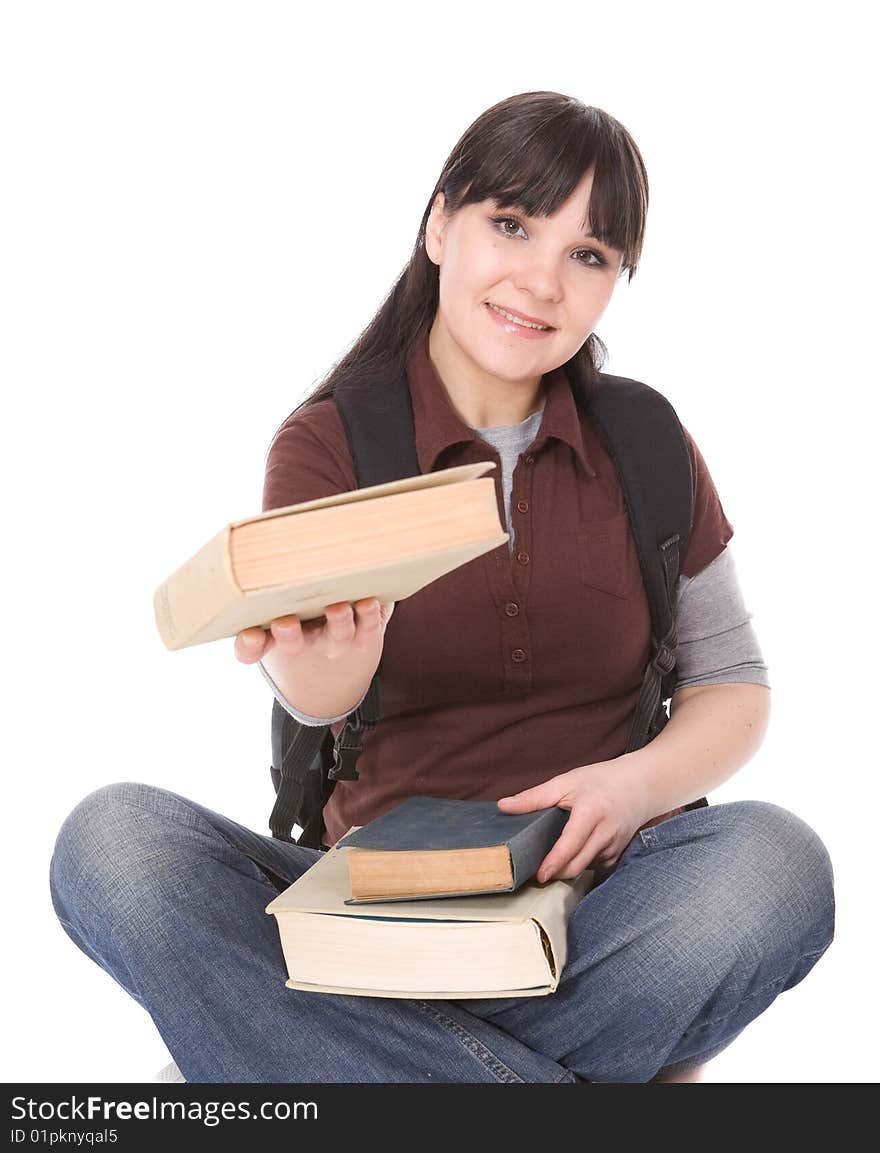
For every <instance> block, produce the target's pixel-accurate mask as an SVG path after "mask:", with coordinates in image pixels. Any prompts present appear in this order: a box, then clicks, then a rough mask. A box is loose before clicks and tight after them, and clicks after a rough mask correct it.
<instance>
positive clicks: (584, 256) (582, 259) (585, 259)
mask: <svg viewBox="0 0 880 1153" xmlns="http://www.w3.org/2000/svg"><path fill="white" fill-rule="evenodd" d="M492 223H493V224H494V225H495V227H496V228H497V229H498V231H499V232H500V233H501V235H502V236H510V237H514V236H516V233H517V230H519V229H521V228H522V225H521V224H520V222H519V221H518V220H517V219H516V217H514V216H493V217H492ZM507 224H512V225H513V226H514V227H513V231H512V232H511V231H508V229H507V228H506V227H505V225H507ZM590 257H593V260H592V261H591V260H590V259H589V258H590ZM577 263H578V264H583V265H586V267H587V268H604V267H605V265H606V263H607V261H606V260H605V258H604V257H603V256H600V254H599V253H598V252H594V251H593V250H592V249H591V248H581V249H579V250H578V260H577Z"/></svg>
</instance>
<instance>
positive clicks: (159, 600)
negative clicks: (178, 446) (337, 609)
mask: <svg viewBox="0 0 880 1153" xmlns="http://www.w3.org/2000/svg"><path fill="white" fill-rule="evenodd" d="M494 468H495V461H491V460H489V461H479V462H477V463H475V464H466V465H459V466H458V467H456V468H447V469H440V470H438V471H437V472H430V473H424V474H422V475H420V476H413V477H406V478H405V479H403V480H397V481H391V482H390V483H387V484H377V485H370V486H368V487H367V488H359V489H354V490H352V491H351V492H343V493H336V494H335V495H334V496H328V497H322V498H320V499H319V500H310V501H305V502H303V503H301V504H292V505H287V506H286V507H284V508H277V509H271V510H270V511H269V512H265V513H262V514H261V515H258V516H252V517H248V518H246V519H244V520H238V521H232V522H230V523H229V524H227V525H226V526H225V527H224V528H223V529H221V530H220V532H219V533H217V534H216V535H215V536H214V537H212V538H211V539H210V540H209V541H208V542H207V543H206V544H205V545H203V546H202V548H201V549H199V551H198V552H197V553H196V554H195V555H194V556H192V557H190V559H189V560H188V561H186V562H185V563H184V564H183V565H181V566H180V567H179V568H178V569H176V570H175V571H174V572H173V573H172V574H171V575H170V576H169V577H168V578H167V580H165V581H163V583H162V584H161V585H160V586H159V587H158V588H157V589H156V591H155V593H154V594H153V609H154V614H155V618H156V626H157V628H158V630H159V635H160V636H161V638H162V640H163V642H164V644H165V646H166V648H168V649H172V650H174V649H181V648H185V647H186V646H187V645H198V644H204V643H205V642H207V641H215V640H220V639H221V638H222V637H231V636H235V635H236V634H237V633H239V632H241V630H242V629H246V628H252V627H254V626H255V625H260V626H261V627H262V628H268V627H269V624H270V622H271V621H273V620H274V619H275V618H276V617H280V616H286V615H288V614H291V613H295V614H296V615H297V616H298V617H299V618H300V620H302V621H307V620H312V619H314V618H316V617H320V616H323V615H324V610H325V609H326V607H327V605H330V604H336V603H337V602H341V601H347V602H349V603H351V602H354V601H357V600H362V599H364V598H366V597H377V598H378V599H379V601H380V603H382V604H388V603H390V602H391V601H395V602H396V601H399V600H404V599H405V598H406V597H408V596H411V595H412V594H413V593H415V592H418V590H419V589H421V588H424V586H425V585H427V584H430V582H431V581H434V580H436V579H437V578H438V577H441V576H444V575H445V574H446V573H448V572H451V571H452V570H453V569H455V568H457V567H458V566H459V565H463V564H466V563H467V562H468V561H471V560H473V559H474V558H475V557H478V556H481V555H482V554H483V553H485V552H489V551H490V550H491V549H493V548H498V546H499V545H502V544H504V543H506V541H507V540H508V539H509V537H508V534H507V533H506V532H505V531H504V529H503V528H502V525H501V518H500V515H499V511H498V499H497V496H496V489H495V480H494V479H493V477H491V476H484V475H483V474H484V473H486V472H487V471H488V470H490V469H494Z"/></svg>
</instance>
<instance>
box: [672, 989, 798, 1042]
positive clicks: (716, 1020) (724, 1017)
mask: <svg viewBox="0 0 880 1153" xmlns="http://www.w3.org/2000/svg"><path fill="white" fill-rule="evenodd" d="M786 979H787V978H785V977H776V978H775V979H774V980H772V981H768V982H767V984H766V985H762V986H761V988H760V989H757V990H755V992H754V993H749V995H748V996H747V997H741V998H740V1001H739V1005H741V1004H742V1003H743V1002H744V1001H751V1000H753V999H754V998H755V997H760V996H762V994H764V993H766V992H767V990H768V989H772V988H773V986H774V985H782V984H783V983H784V982H785V981H786ZM739 1005H737V1008H739ZM735 1012H736V1009H731V1010H730V1011H729V1012H727V1013H724V1014H723V1015H722V1016H721V1017H713V1018H712V1020H711V1021H701V1022H700V1024H699V1025H694V1027H693V1029H688V1030H686V1031H685V1032H684V1033H683V1034H682V1038H684V1037H692V1036H693V1035H694V1033H696V1032H698V1031H699V1030H700V1029H706V1028H708V1026H709V1025H718V1024H719V1023H720V1022H721V1021H726V1020H727V1018H728V1017H729V1016H731V1014H732V1013H735Z"/></svg>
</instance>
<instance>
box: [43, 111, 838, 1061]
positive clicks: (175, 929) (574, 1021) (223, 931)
mask: <svg viewBox="0 0 880 1153" xmlns="http://www.w3.org/2000/svg"><path fill="white" fill-rule="evenodd" d="M647 204H648V183H647V177H646V174H645V169H644V165H643V163H642V159H641V156H640V154H639V151H638V149H637V147H636V145H635V143H634V142H633V140H632V139H631V137H630V135H629V134H628V132H627V131H626V130H625V129H624V128H623V126H622V125H620V124H619V123H618V122H617V121H616V120H614V119H613V118H612V117H611V116H609V115H607V114H606V113H604V112H602V111H600V110H598V109H595V108H589V107H585V106H584V105H583V104H582V103H580V102H579V101H577V100H575V99H572V98H569V97H566V96H563V95H560V94H558V93H555V92H528V93H524V94H520V95H518V96H514V97H511V98H510V99H508V100H504V101H502V102H501V103H499V104H497V105H495V106H494V107H492V108H490V109H489V110H488V111H486V112H485V113H484V114H483V115H482V116H480V117H479V118H478V119H477V121H476V122H475V123H474V124H473V125H472V126H471V127H470V128H469V129H468V130H467V132H465V134H464V136H463V137H462V138H461V140H460V141H459V142H458V143H457V144H456V146H455V148H454V149H453V151H452V153H451V154H450V156H449V158H448V160H447V162H446V164H445V165H444V167H443V171H442V172H441V174H440V177H439V179H438V181H437V184H436V186H435V188H434V190H433V191H432V193H431V196H430V198H429V200H428V202H427V206H426V208H425V213H424V217H423V220H422V226H421V228H420V230H419V234H418V237H417V240H416V244H415V247H414V250H413V253H412V257H411V259H410V261H409V263H408V265H407V267H406V268H405V270H404V272H403V274H402V275H401V276H400V278H399V280H398V281H397V283H396V284H395V285H394V287H393V289H392V291H391V293H390V294H389V296H388V298H387V299H386V300H385V302H384V303H383V305H382V307H381V308H380V309H379V311H378V313H377V314H376V316H375V318H374V320H373V321H372V322H371V324H370V325H369V326H368V328H367V329H366V330H365V332H364V333H363V334H362V335H361V337H360V338H359V340H358V341H357V342H356V343H355V344H354V346H353V347H352V349H351V350H350V352H349V353H348V354H347V355H346V356H345V358H344V359H343V360H342V361H341V362H340V363H339V364H338V365H337V366H336V367H335V369H334V370H333V371H332V372H331V373H330V375H329V376H328V378H327V379H326V380H325V382H324V383H323V384H322V386H321V387H320V388H319V389H318V390H317V391H316V392H315V393H313V394H312V395H311V396H310V397H308V398H307V400H305V401H304V402H303V404H302V405H300V406H299V407H298V408H297V409H295V410H294V412H293V413H292V414H291V415H290V416H289V417H288V418H287V419H286V420H285V421H284V423H283V424H282V426H281V427H280V428H279V430H278V431H277V433H276V434H275V437H274V438H273V441H272V445H271V448H270V451H269V457H268V461H267V466H266V482H265V490H264V501H263V505H264V509H269V508H274V507H280V506H283V505H287V504H293V503H296V502H298V501H305V500H312V499H315V498H317V497H321V496H326V495H329V494H331V493H336V492H342V491H347V490H350V489H353V488H356V487H357V478H356V476H355V472H354V465H353V461H352V458H351V451H350V448H349V445H348V441H347V437H346V433H345V429H344V427H343V425H342V422H341V418H340V415H339V412H338V410H337V408H336V405H335V402H334V400H333V390H334V387H335V385H336V383H338V382H339V381H340V380H343V379H354V380H357V381H358V382H359V384H360V385H361V386H362V387H363V388H365V389H370V390H372V391H373V392H374V393H375V396H376V402H377V404H381V402H382V388H383V382H385V381H387V380H388V379H389V374H391V373H400V372H405V373H406V379H407V382H408V384H409V388H410V394H411V398H412V402H413V416H414V427H415V435H416V449H417V453H418V458H419V464H420V467H421V470H422V471H423V472H427V471H431V470H436V469H440V468H446V467H452V466H453V465H459V464H464V463H469V462H471V461H476V460H486V459H492V460H494V461H496V463H497V464H498V465H499V467H498V468H497V470H496V475H497V478H498V479H497V483H498V498H499V507H500V509H501V510H502V511H503V513H504V518H505V525H506V527H507V531H508V532H509V541H508V545H507V547H506V548H505V547H503V546H502V547H501V548H500V549H495V550H492V552H490V553H488V554H484V556H483V557H480V558H477V559H476V560H475V561H474V562H471V563H469V564H467V565H463V566H461V567H460V568H458V569H456V570H454V571H453V572H452V573H450V574H448V575H447V576H446V577H443V578H441V579H440V580H438V581H435V582H433V583H432V584H431V585H429V586H427V587H426V588H425V589H423V590H421V591H420V592H419V593H418V594H415V595H413V596H412V597H409V598H407V599H406V600H404V601H401V602H400V603H399V604H398V605H396V606H395V605H380V604H379V603H378V601H377V600H376V598H366V599H364V600H361V601H358V602H357V603H356V604H353V605H351V604H333V605H329V606H328V607H327V610H326V616H325V618H322V619H319V620H316V621H309V622H305V623H300V622H299V621H298V620H297V618H296V617H295V616H291V617H286V618H280V619H278V620H275V621H273V622H272V624H271V628H270V629H269V630H263V629H247V630H245V631H244V632H242V633H241V634H239V636H238V637H237V638H236V641H235V655H236V657H237V658H238V659H239V660H240V661H243V662H245V663H247V664H250V663H256V662H259V667H260V669H261V671H262V673H263V675H264V676H265V677H266V679H267V680H268V681H269V683H270V684H271V686H272V689H273V691H274V692H275V694H276V696H277V697H278V699H279V700H281V701H282V703H283V704H284V706H285V707H286V708H287V709H289V710H290V711H291V712H292V713H293V714H294V715H295V716H297V717H298V718H299V719H300V720H301V721H303V722H304V723H306V724H327V723H329V724H331V725H332V726H333V728H334V732H338V730H339V728H340V727H341V725H342V723H343V722H344V719H345V717H346V715H347V714H348V713H350V712H351V711H352V710H353V709H354V708H355V707H356V706H357V705H358V704H359V703H360V701H361V700H362V699H363V697H364V695H365V694H366V691H367V689H368V687H369V684H370V682H371V680H372V677H373V675H374V673H375V672H376V670H377V668H378V666H379V662H380V660H381V661H382V690H383V691H382V706H383V707H382V718H381V721H380V723H379V724H378V725H377V726H376V728H375V729H374V730H372V731H371V732H368V733H367V734H365V737H364V743H363V750H362V752H361V755H360V759H359V761H358V773H359V779H358V780H357V781H339V782H338V783H337V785H336V787H335V789H334V792H333V793H332V794H331V796H330V799H329V801H328V803H327V805H326V806H325V809H324V835H323V844H324V845H325V846H330V845H332V844H334V843H335V841H336V840H337V839H338V837H339V836H341V834H342V833H343V832H345V831H346V830H347V829H348V828H349V827H350V826H351V825H352V824H363V823H365V822H366V821H368V820H370V819H372V818H373V817H375V816H378V815H379V814H380V813H381V812H384V811H386V810H387V809H388V808H390V807H391V806H392V805H394V804H396V803H398V802H399V801H401V800H403V799H404V797H405V796H407V795H410V794H413V793H431V794H434V795H446V796H460V797H466V798H475V799H489V798H491V799H495V800H497V801H498V803H499V805H500V806H501V808H503V809H504V810H505V811H508V812H522V811H525V810H527V809H534V808H542V807H546V806H550V805H560V806H561V807H563V808H565V809H568V810H569V811H570V817H569V819H568V822H567V825H566V827H565V829H564V831H563V833H562V834H561V836H560V838H559V840H558V841H557V843H556V844H555V846H554V847H553V848H552V849H551V850H550V852H549V853H548V855H547V857H546V859H545V860H544V862H543V863H542V866H541V870H540V872H539V878H540V879H541V880H543V879H545V878H546V877H548V876H551V875H553V876H556V877H574V876H576V875H577V874H578V873H579V872H581V870H583V869H584V868H586V867H590V866H592V867H593V868H595V869H596V870H597V875H598V876H599V877H600V883H599V884H597V885H596V886H595V887H594V888H593V889H592V891H590V892H589V893H588V894H587V895H586V896H585V897H584V898H583V899H582V901H581V902H580V904H579V905H578V907H577V908H576V910H575V912H574V913H573V915H572V917H571V921H570V925H569V955H568V960H567V964H566V968H565V970H564V973H563V975H562V980H561V983H560V985H559V988H558V990H557V991H556V993H555V994H553V995H552V996H549V997H546V998H543V997H534V998H533V997H526V998H507V999H504V998H487V999H484V1000H472V999H463V1000H460V1001H444V1000H431V999H428V1000H419V999H415V998H414V999H412V1000H407V999H394V998H371V997H347V996H339V995H330V994H322V993H305V992H300V991H297V990H291V989H288V988H286V987H285V985H284V980H285V978H286V972H285V969H284V961H283V957H282V953H281V949H280V944H279V940H278V936H277V929H276V926H275V923H274V918H271V917H267V916H266V914H265V911H264V910H265V906H266V904H267V903H268V902H269V901H270V900H271V899H272V897H273V896H274V894H275V892H276V891H277V888H278V887H279V886H284V885H287V884H289V883H290V882H292V881H293V880H294V879H295V878H296V877H298V876H300V875H301V874H302V872H303V871H304V870H305V869H307V868H308V867H309V866H310V865H311V864H313V863H314V862H315V860H317V859H318V857H319V855H320V852H321V850H320V849H318V848H306V847H305V846H300V845H297V844H294V843H288V842H285V841H281V840H278V839H274V838H272V837H269V836H264V835H261V834H258V833H254V832H252V831H251V830H249V829H247V828H245V827H243V826H242V825H240V824H237V823H236V822H234V821H232V820H230V819H229V818H228V817H225V816H222V815H220V814H218V813H215V812H212V811H211V810H209V809H207V808H205V807H204V806H202V805H199V804H197V803H196V802H194V801H191V800H188V799H187V798H185V797H182V796H179V795H178V794H176V793H172V792H170V791H168V790H166V789H161V788H157V787H154V786H151V785H146V784H140V783H135V782H125V783H120V784H110V785H106V786H104V787H103V788H100V789H98V790H96V791H95V792H93V793H92V794H90V795H89V796H87V797H85V798H84V799H83V800H82V801H81V802H80V803H79V804H78V805H77V806H76V808H75V809H74V810H73V812H72V813H71V814H70V815H69V816H68V818H67V819H66V821H65V822H64V825H63V827H62V829H61V831H60V833H59V835H58V839H57V843H56V847H55V852H54V855H53V858H52V864H51V892H52V899H53V902H54V907H55V909H56V912H57V914H58V916H59V918H60V919H61V922H62V924H63V925H64V928H65V929H66V931H67V932H68V934H69V935H70V936H71V938H72V939H73V940H74V941H75V943H76V944H77V945H78V946H79V947H80V948H81V949H82V950H83V951H84V952H85V953H87V954H88V955H89V956H90V957H92V958H93V959H94V960H95V961H96V962H97V963H98V964H99V965H101V966H102V967H103V968H104V969H106V971H107V972H108V973H110V975H111V976H112V977H113V978H114V979H115V980H116V981H117V982H119V984H120V985H121V986H122V987H123V988H124V989H125V990H126V991H127V992H128V993H129V994H130V995H131V996H132V997H134V998H135V999H136V1000H137V1001H138V1002H139V1003H140V1004H141V1005H142V1006H143V1007H144V1008H145V1009H146V1010H147V1011H148V1012H149V1013H150V1015H151V1016H152V1018H153V1021H154V1022H155V1024H156V1026H157V1028H158V1029H159V1031H160V1033H161V1035H162V1037H163V1039H164V1040H165V1042H166V1044H167V1046H168V1048H169V1050H170V1052H171V1054H172V1056H173V1057H174V1059H175V1061H176V1062H177V1065H178V1067H179V1069H180V1071H181V1073H182V1074H183V1076H184V1077H185V1078H186V1079H187V1080H191V1081H214V1082H219V1081H242V1082H248V1081H250V1082H325V1081H342V1082H355V1081H371V1082H409V1081H420V1082H438V1081H447V1082H449V1081H461V1082H497V1081H514V1082H516V1081H524V1082H552V1083H556V1082H562V1083H577V1082H585V1081H591V1082H615V1081H621V1082H649V1081H683V1080H696V1079H698V1078H699V1070H700V1068H701V1066H702V1065H703V1064H704V1063H705V1062H706V1061H708V1060H709V1059H710V1058H711V1057H712V1056H713V1055H715V1054H717V1053H718V1052H720V1051H721V1050H722V1049H723V1048H725V1046H727V1045H728V1044H730V1042H731V1041H732V1040H733V1039H734V1038H735V1037H736V1036H737V1035H738V1034H739V1033H740V1032H741V1031H742V1030H743V1029H744V1028H745V1027H746V1025H747V1024H748V1023H749V1022H750V1021H752V1020H753V1019H754V1018H755V1017H757V1016H758V1015H759V1014H760V1013H762V1012H763V1011H764V1010H765V1009H766V1008H767V1007H768V1006H769V1005H770V1004H771V1002H772V1001H773V1000H774V999H775V998H776V997H777V996H778V995H779V993H781V992H783V991H784V990H786V989H790V988H791V987H792V986H793V985H795V984H797V983H798V982H799V981H801V980H802V979H803V978H804V977H805V976H806V974H807V973H808V972H809V971H810V969H811V968H812V967H813V965H814V964H815V963H816V961H817V960H818V959H819V957H820V956H821V955H822V954H823V953H824V951H825V950H826V949H827V948H828V946H829V944H830V942H831V940H832V937H833V931H834V892H833V874H832V867H831V863H830V861H829V857H828V853H827V851H826V849H825V846H824V845H823V843H822V841H821V840H820V838H819V837H818V836H817V835H816V833H815V832H814V831H813V830H812V829H811V828H810V827H809V826H808V825H807V824H806V823H805V822H804V821H803V820H802V819H801V818H799V817H798V816H797V815H795V814H794V813H792V812H790V811H788V810H787V809H785V808H782V807H780V806H778V805H775V804H771V803H768V802H764V801H750V800H743V801H732V802H728V803H726V804H716V805H708V806H705V805H703V806H697V807H694V806H693V802H694V801H695V799H696V798H701V797H702V796H703V794H705V793H706V792H708V791H709V790H711V789H712V788H715V787H717V786H718V785H720V784H721V783H722V782H723V781H724V780H726V779H728V778H729V777H730V776H731V775H732V774H733V773H734V772H736V770H737V769H738V768H739V767H741V766H742V765H743V764H744V763H745V762H746V761H747V760H748V759H749V758H750V757H751V756H752V755H753V754H754V752H755V751H756V749H757V748H758V747H759V745H760V743H761V741H762V739H763V736H764V733H765V730H766V726H767V722H768V717H769V697H770V689H769V681H768V678H767V669H766V665H765V664H764V662H763V660H762V658H761V652H760V649H759V647H758V643H757V639H756V637H755V634H754V632H753V630H752V626H751V624H750V617H749V614H748V613H747V612H746V611H745V606H744V604H743V600H742V596H741V593H740V590H739V586H738V584H737V579H736V573H735V569H734V567H733V561H732V559H731V554H730V550H729V548H728V547H727V546H728V542H729V540H730V538H731V536H732V534H733V528H732V526H731V525H730V522H729V521H728V520H727V518H726V516H725V515H724V512H723V509H722V506H721V503H720V501H719V499H718V494H717V492H716V491H715V488H714V485H713V483H712V480H711V477H710V475H709V472H708V470H707V468H706V465H705V462H704V460H703V458H702V456H701V454H700V452H699V449H698V448H697V446H696V445H695V444H694V442H693V440H692V438H691V437H690V435H689V434H687V432H686V430H685V435H686V437H687V442H688V445H689V448H690V452H691V458H692V464H693V475H694V519H693V526H692V529H691V533H690V537H689V542H688V547H687V550H686V553H685V556H684V557H683V558H682V564H681V575H680V577H679V580H678V585H677V588H676V610H677V628H678V640H679V644H678V652H677V656H678V664H677V675H678V681H677V688H676V691H675V693H674V695H673V697H672V701H671V710H670V719H669V722H668V724H667V725H666V726H665V728H664V729H663V730H662V732H660V734H659V735H658V736H656V737H655V738H654V740H652V741H651V742H649V743H648V744H647V745H645V746H644V747H643V748H641V749H638V750H636V751H631V752H625V749H626V742H627V733H628V727H629V723H630V721H631V718H632V715H633V711H634V709H635V706H636V702H637V700H638V696H639V689H640V685H641V681H642V676H643V673H644V670H645V667H646V662H647V659H648V657H649V654H650V613H649V609H648V602H647V597H646V593H645V589H644V587H643V584H642V581H641V578H640V570H639V566H638V559H637V555H636V553H635V549H634V543H633V537H632V534H631V532H630V530H629V525H628V521H627V511H626V505H625V502H624V499H623V495H622V491H621V486H620V482H619V478H618V476H617V473H616V470H615V468H614V464H613V462H612V461H611V460H610V458H609V455H608V452H607V450H606V448H605V446H604V445H603V443H602V441H601V440H600V438H599V437H598V436H597V434H596V430H595V429H594V428H593V427H592V426H591V424H590V421H589V417H588V414H587V411H586V409H585V407H584V404H583V399H584V397H585V396H586V395H589V393H590V390H593V389H596V388H600V387H602V378H601V376H600V372H599V369H600V366H601V364H602V363H603V352H604V348H603V346H602V345H601V343H600V341H599V340H598V338H597V337H596V335H595V332H594V329H595V326H596V324H597V323H598V321H599V319H600V317H601V316H602V314H603V312H604V310H605V308H606V306H607V304H608V302H609V300H610V298H611V295H612V293H613V291H614V288H615V285H616V283H617V282H618V280H619V279H620V277H621V276H622V275H623V273H624V271H628V274H629V277H630V278H632V275H633V273H634V272H635V269H636V266H637V263H638V260H639V254H640V250H641V245H642V237H643V233H644V226H645V215H646V211H647ZM606 386H607V385H606Z"/></svg>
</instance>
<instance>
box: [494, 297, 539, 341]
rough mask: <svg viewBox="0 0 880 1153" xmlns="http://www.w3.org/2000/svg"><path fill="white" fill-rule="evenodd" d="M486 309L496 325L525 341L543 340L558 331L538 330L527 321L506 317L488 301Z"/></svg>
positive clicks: (496, 306) (511, 315) (510, 316)
mask: <svg viewBox="0 0 880 1153" xmlns="http://www.w3.org/2000/svg"><path fill="white" fill-rule="evenodd" d="M484 308H485V309H486V312H488V314H489V316H490V317H491V318H492V320H493V321H494V322H495V324H499V325H500V326H501V327H502V328H503V329H504V331H505V332H507V333H511V334H513V335H515V336H521V337H523V338H524V339H525V340H542V339H543V338H544V337H547V336H552V335H553V333H554V332H555V331H556V329H555V328H537V327H536V326H534V325H533V324H530V323H529V322H527V321H520V320H515V319H513V314H512V313H508V314H507V315H505V314H504V313H503V312H501V311H500V310H499V307H498V305H495V304H492V303H490V302H489V301H488V300H487V301H486V303H485V305H484Z"/></svg>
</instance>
